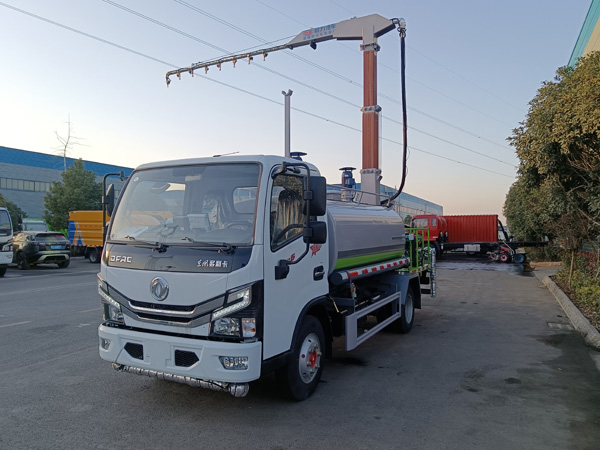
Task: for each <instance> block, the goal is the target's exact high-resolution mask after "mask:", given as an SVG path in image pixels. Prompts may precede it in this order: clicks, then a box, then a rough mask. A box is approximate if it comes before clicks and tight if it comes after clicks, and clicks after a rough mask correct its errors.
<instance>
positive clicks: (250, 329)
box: [242, 318, 256, 337]
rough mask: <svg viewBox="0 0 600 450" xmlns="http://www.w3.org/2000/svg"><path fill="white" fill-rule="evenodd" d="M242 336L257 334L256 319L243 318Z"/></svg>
mask: <svg viewBox="0 0 600 450" xmlns="http://www.w3.org/2000/svg"><path fill="white" fill-rule="evenodd" d="M242 336H243V337H254V336H256V319H255V318H251V319H242Z"/></svg>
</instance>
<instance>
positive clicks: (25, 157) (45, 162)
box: [0, 146, 133, 176]
mask: <svg viewBox="0 0 600 450" xmlns="http://www.w3.org/2000/svg"><path fill="white" fill-rule="evenodd" d="M74 161H75V159H74V158H68V157H67V158H66V162H67V167H71V166H72V165H73V162H74ZM0 163H4V164H14V165H18V166H28V167H40V168H42V169H53V170H62V169H63V167H64V161H63V157H62V156H54V155H47V154H45V153H37V152H30V151H27V150H18V149H16V148H9V147H2V146H0ZM83 163H84V166H85V168H86V170H91V171H92V172H94V173H95V174H96V175H98V176H103V175H105V174H107V173H110V172H120V171H123V172H124V173H125V176H129V175H130V174H131V172H132V170H133V169H131V168H129V167H121V166H114V165H112V164H103V163H98V162H93V161H85V160H84V161H83Z"/></svg>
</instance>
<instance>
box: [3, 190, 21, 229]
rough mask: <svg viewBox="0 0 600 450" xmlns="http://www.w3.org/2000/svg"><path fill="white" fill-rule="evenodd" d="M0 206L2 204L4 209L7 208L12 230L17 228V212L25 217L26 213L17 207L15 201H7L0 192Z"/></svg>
mask: <svg viewBox="0 0 600 450" xmlns="http://www.w3.org/2000/svg"><path fill="white" fill-rule="evenodd" d="M0 206H4V207H5V208H6V209H8V213H9V214H10V220H11V222H12V226H13V230H15V231H16V230H18V229H19V214H21V216H22V217H27V213H26V212H24V211H23V210H22V209H21V208H19V207H18V206H17V205H16V204H15V203H13V202H11V201H8V200H7V199H6V198H5V197H4V196H3V195H2V194H0Z"/></svg>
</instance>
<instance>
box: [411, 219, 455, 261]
mask: <svg viewBox="0 0 600 450" xmlns="http://www.w3.org/2000/svg"><path fill="white" fill-rule="evenodd" d="M411 226H412V227H413V228H427V229H428V230H429V240H430V245H431V246H432V247H433V248H434V249H435V251H436V252H437V253H438V255H439V254H441V252H443V249H444V243H445V242H448V223H447V221H446V219H445V218H444V217H442V216H438V215H435V214H420V215H415V216H413V218H412V222H411Z"/></svg>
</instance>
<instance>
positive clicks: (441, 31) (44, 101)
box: [0, 0, 590, 216]
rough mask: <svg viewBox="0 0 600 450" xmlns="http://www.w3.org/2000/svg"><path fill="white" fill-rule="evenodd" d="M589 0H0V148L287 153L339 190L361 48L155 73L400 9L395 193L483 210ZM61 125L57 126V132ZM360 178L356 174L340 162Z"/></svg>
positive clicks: (147, 155)
mask: <svg viewBox="0 0 600 450" xmlns="http://www.w3.org/2000/svg"><path fill="white" fill-rule="evenodd" d="M589 6H590V0H571V1H569V2H565V1H563V0H545V1H543V2H542V1H534V0H503V1H501V2H499V1H491V0H457V1H452V2H449V1H447V0H431V1H416V0H413V1H407V0H405V1H399V0H389V1H388V0H373V1H370V2H364V1H358V0H347V1H343V0H335V1H334V0H307V1H303V2H290V1H287V0H286V1H282V0H279V1H275V0H244V1H241V0H229V1H223V2H207V1H200V0H86V1H81V0H79V1H78V0H53V1H47V0H0V41H1V42H2V45H0V58H1V61H2V70H1V71H0V86H1V87H0V105H1V106H2V107H1V108H0V145H1V146H5V147H12V148H17V149H22V150H30V151H35V152H40V153H48V154H54V155H62V153H61V147H62V146H61V143H60V142H59V137H60V138H63V139H64V138H66V137H67V136H68V135H69V130H70V135H71V140H70V143H71V144H72V145H70V147H69V149H68V153H67V156H69V157H72V158H82V159H84V160H89V161H96V162H102V163H108V164H115V165H119V166H126V167H136V166H138V165H140V164H143V163H147V162H152V161H161V160H172V159H179V158H194V157H206V156H212V155H215V154H226V153H238V154H240V155H252V154H275V155H283V154H284V107H283V105H284V96H283V95H282V91H287V90H289V89H291V90H292V91H293V94H292V96H291V106H292V111H291V149H292V151H302V152H305V153H307V154H308V155H307V156H306V157H305V158H304V159H305V160H306V161H309V162H311V163H314V164H315V165H316V166H317V167H318V168H319V169H320V171H321V173H322V174H323V175H324V176H326V177H327V181H328V183H339V182H340V178H341V172H340V171H339V168H341V167H343V166H353V167H357V168H358V169H360V168H361V164H362V138H361V127H362V115H361V114H362V113H361V110H360V108H361V106H362V101H363V90H362V85H363V57H362V53H361V51H360V44H361V42H360V41H333V40H332V41H327V42H323V43H320V44H319V45H318V46H317V49H316V50H312V49H311V48H310V47H308V46H304V47H300V48H297V49H295V50H291V51H290V50H287V51H280V52H274V53H270V54H269V56H268V57H267V58H266V60H265V61H263V60H262V58H255V59H254V61H253V62H252V64H248V63H247V62H246V61H239V62H238V63H237V65H236V67H235V68H234V67H233V66H232V64H231V63H228V64H224V65H223V66H222V70H221V71H219V70H218V69H216V68H212V69H211V70H209V72H208V73H207V74H206V75H205V74H204V73H202V71H199V72H196V74H195V76H194V77H193V78H192V77H191V76H189V75H187V74H184V75H182V77H181V80H178V79H177V78H176V77H174V78H173V80H172V83H171V85H170V87H169V88H167V87H166V83H165V73H166V72H167V71H170V70H173V69H177V68H181V67H188V66H190V65H191V64H193V63H196V62H200V61H206V60H211V59H215V58H219V57H222V56H225V55H226V54H228V53H238V52H243V51H246V50H247V49H260V48H265V47H271V46H274V45H279V44H282V43H286V42H288V41H289V40H291V39H292V38H293V37H294V36H296V35H297V34H299V33H300V32H302V31H304V30H306V29H309V28H312V27H318V26H324V25H328V24H332V23H337V22H340V21H342V20H346V19H349V18H351V17H362V16H366V15H370V14H379V15H381V16H383V17H385V18H388V19H392V18H400V17H402V18H404V19H405V20H406V23H407V32H406V41H405V42H406V92H407V108H408V117H407V125H408V137H407V143H408V147H409V158H408V176H407V179H406V184H405V187H404V192H407V193H409V194H412V195H416V196H418V197H421V198H424V199H426V200H428V201H431V202H434V203H437V204H439V205H442V206H443V207H444V214H498V215H500V216H502V207H503V204H504V199H505V196H506V193H507V192H508V189H509V188H510V186H511V185H512V183H514V181H515V180H516V178H515V177H516V174H517V167H518V159H517V157H516V154H515V152H514V149H513V148H512V147H510V146H509V145H508V143H507V140H506V139H507V138H508V137H509V136H511V135H512V130H513V129H514V128H516V127H518V126H519V123H520V122H522V121H523V120H525V119H526V115H527V111H528V107H529V105H528V104H529V102H530V101H531V100H532V99H533V98H534V97H535V95H536V93H537V90H538V89H539V88H540V87H541V85H542V83H543V82H544V81H548V80H552V79H553V78H554V75H555V72H556V70H557V69H558V68H559V67H561V66H564V65H566V64H567V63H568V61H569V57H570V56H571V52H572V50H573V48H574V46H575V43H576V40H577V37H578V35H579V31H580V30H581V27H582V25H583V22H584V20H585V16H586V14H587V11H588V9H589ZM378 43H379V45H380V47H381V49H380V51H379V53H378V57H377V58H378V81H377V82H378V86H377V88H378V104H379V106H381V108H382V112H381V114H382V116H381V117H382V118H381V130H380V160H381V169H382V175H383V179H382V183H383V184H385V185H388V186H396V187H397V186H399V185H400V181H401V173H402V110H401V103H400V100H401V97H400V92H401V91H400V39H399V35H398V32H397V31H396V30H392V31H390V32H388V33H387V34H385V35H383V36H381V37H380V38H379V39H378ZM69 124H70V126H69ZM355 177H356V178H357V181H359V178H360V174H359V170H357V171H356V172H355Z"/></svg>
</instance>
